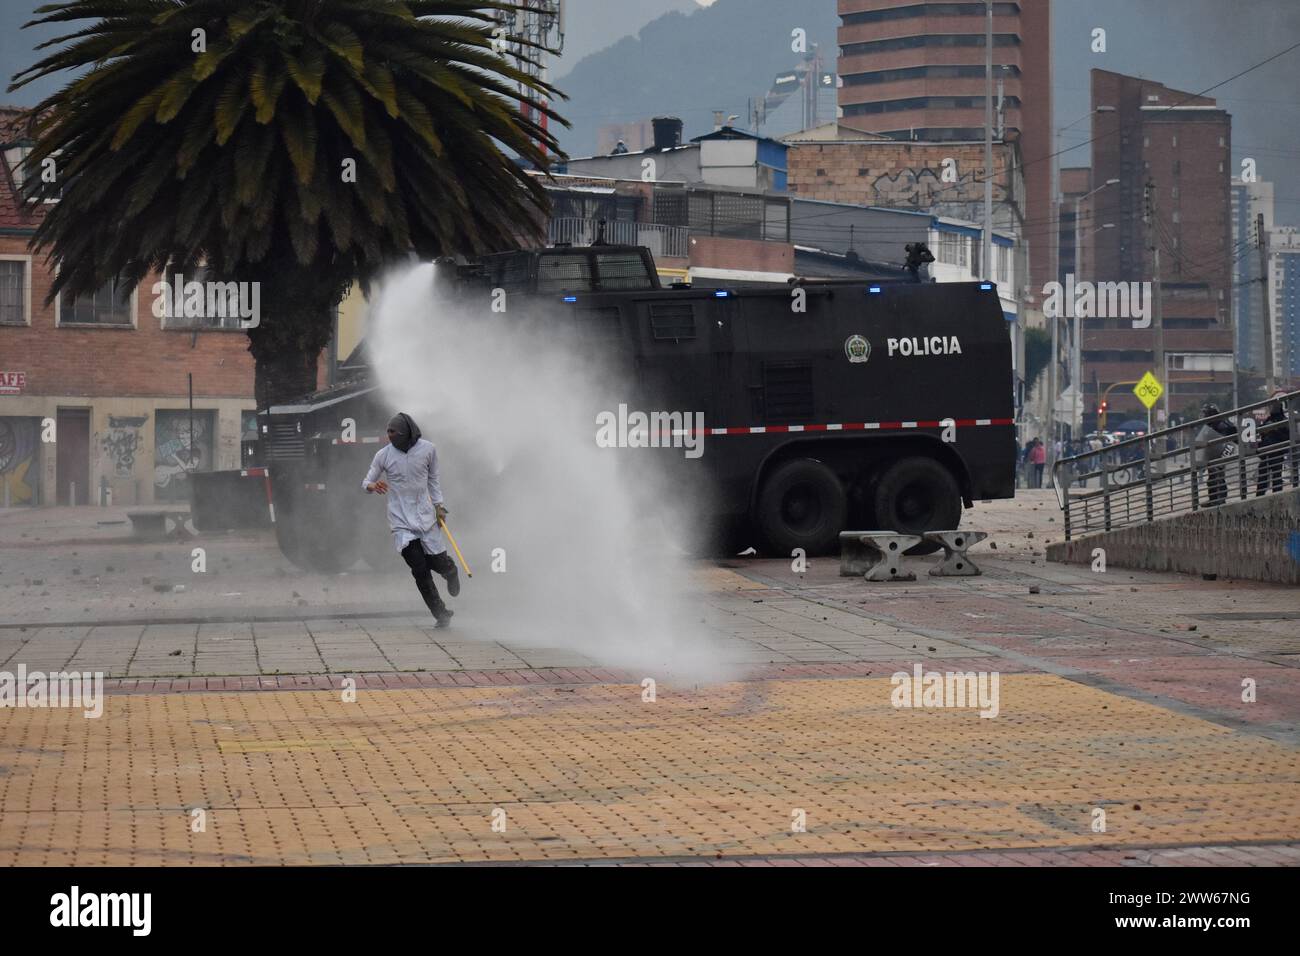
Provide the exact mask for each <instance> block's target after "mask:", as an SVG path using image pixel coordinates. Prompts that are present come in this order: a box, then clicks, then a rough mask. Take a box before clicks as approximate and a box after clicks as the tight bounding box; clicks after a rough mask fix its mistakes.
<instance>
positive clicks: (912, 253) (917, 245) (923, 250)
mask: <svg viewBox="0 0 1300 956" xmlns="http://www.w3.org/2000/svg"><path fill="white" fill-rule="evenodd" d="M903 250H904V251H905V252H906V253H907V262H906V263H905V268H906V269H907V271H908V272H910V273H911V274H912V281H913V282H928V281H929V280H930V263H932V262H934V253H932V252H931V251H930V247H929V246H927V245H926V244H925V243H924V242H909V243H908V244H907V245H905V246H904V247H903Z"/></svg>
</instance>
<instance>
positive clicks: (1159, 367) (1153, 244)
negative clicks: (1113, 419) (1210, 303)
mask: <svg viewBox="0 0 1300 956" xmlns="http://www.w3.org/2000/svg"><path fill="white" fill-rule="evenodd" d="M1155 218H1156V187H1155V183H1153V182H1152V181H1151V180H1149V179H1148V180H1147V185H1146V209H1145V210H1144V215H1143V216H1142V221H1143V223H1145V225H1146V227H1147V243H1148V246H1147V248H1149V249H1150V250H1151V292H1152V297H1153V299H1154V301H1153V302H1152V309H1151V312H1152V315H1151V324H1152V326H1153V327H1154V331H1155V338H1156V345H1155V366H1156V367H1155V375H1156V378H1157V379H1159V380H1160V384H1161V385H1163V386H1164V388H1165V390H1164V391H1163V392H1162V393H1161V395H1160V407H1161V409H1162V410H1163V411H1164V413H1165V420H1164V421H1163V422H1161V423H1160V424H1161V426H1162V427H1164V428H1168V427H1169V393H1170V392H1172V391H1173V390H1174V383H1173V382H1171V381H1169V369H1168V368H1167V367H1166V365H1167V363H1166V362H1165V317H1164V302H1163V301H1162V300H1163V299H1164V294H1163V290H1162V289H1161V286H1160V240H1159V239H1157V238H1156V229H1155V226H1154V223H1155Z"/></svg>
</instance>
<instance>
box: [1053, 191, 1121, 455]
mask: <svg viewBox="0 0 1300 956" xmlns="http://www.w3.org/2000/svg"><path fill="white" fill-rule="evenodd" d="M1118 185H1119V180H1118V179H1108V180H1106V181H1105V182H1104V183H1102V184H1101V185H1100V186H1098V187H1097V188H1096V189H1094V190H1092V191H1090V192H1086V193H1084V194H1083V195H1082V196H1080V197H1079V198H1078V199H1076V200H1075V201H1074V267H1075V269H1076V270H1078V269H1079V265H1080V263H1082V261H1083V230H1082V229H1081V228H1080V218H1079V217H1080V212H1079V207H1080V206H1081V205H1082V204H1083V201H1084V200H1085V199H1088V198H1089V197H1091V196H1094V195H1096V194H1097V193H1099V192H1101V191H1102V190H1103V189H1105V188H1106V187H1107V186H1118ZM1114 228H1115V224H1114V223H1113V222H1108V223H1105V224H1104V225H1102V226H1101V227H1100V228H1098V229H1094V230H1093V231H1092V232H1090V233H1089V234H1088V236H1089V238H1091V237H1092V236H1095V235H1096V234H1097V233H1099V232H1101V231H1102V229H1114ZM1066 304H1067V306H1068V307H1069V309H1070V311H1071V312H1073V313H1074V356H1073V358H1074V362H1073V365H1074V369H1073V371H1072V373H1071V375H1070V379H1071V381H1072V382H1073V384H1074V409H1073V411H1072V412H1071V414H1070V428H1071V429H1073V428H1074V427H1075V424H1074V423H1075V422H1076V421H1077V422H1078V423H1079V426H1078V427H1079V430H1080V431H1083V417H1082V416H1081V415H1080V412H1079V403H1080V402H1081V401H1082V400H1083V399H1082V395H1083V381H1082V380H1081V378H1080V376H1081V375H1082V374H1083V351H1082V349H1081V348H1080V345H1079V340H1080V338H1081V333H1082V328H1083V322H1082V320H1081V319H1080V318H1079V310H1078V309H1076V308H1074V303H1072V302H1070V303H1066ZM1078 437H1079V436H1077V435H1076V436H1075V438H1076V439H1077V438H1078Z"/></svg>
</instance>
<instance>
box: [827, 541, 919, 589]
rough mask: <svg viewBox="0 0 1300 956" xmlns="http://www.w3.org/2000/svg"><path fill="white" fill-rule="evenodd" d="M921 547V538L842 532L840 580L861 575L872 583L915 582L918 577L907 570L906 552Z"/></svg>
mask: <svg viewBox="0 0 1300 956" xmlns="http://www.w3.org/2000/svg"><path fill="white" fill-rule="evenodd" d="M920 543H921V536H920V535H919V534H899V533H898V532H896V531H841V532H840V577H846V578H847V577H857V576H859V575H861V576H862V577H864V578H866V579H867V580H868V581H915V580H916V575H915V574H912V573H911V572H910V571H904V570H903V567H902V560H903V552H904V551H906V550H907V549H908V548H911V547H914V546H916V545H918V544H920Z"/></svg>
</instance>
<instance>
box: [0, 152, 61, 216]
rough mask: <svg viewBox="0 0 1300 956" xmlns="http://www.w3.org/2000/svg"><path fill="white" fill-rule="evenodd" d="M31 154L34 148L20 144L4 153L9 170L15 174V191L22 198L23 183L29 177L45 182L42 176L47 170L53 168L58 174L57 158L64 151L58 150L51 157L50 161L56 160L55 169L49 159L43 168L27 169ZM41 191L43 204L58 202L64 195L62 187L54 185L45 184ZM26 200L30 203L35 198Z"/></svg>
mask: <svg viewBox="0 0 1300 956" xmlns="http://www.w3.org/2000/svg"><path fill="white" fill-rule="evenodd" d="M31 152H32V147H31V145H30V144H29V143H20V144H17V145H13V146H10V147H9V148H7V149H6V150H5V151H4V154H5V161H6V162H7V163H8V164H9V169H10V171H11V172H12V173H13V177H14V189H15V191H16V192H17V193H18V194H19V195H20V196H21V195H23V183H24V182H26V181H27V179H28V178H29V176H34V177H35V178H36V179H37V180H42V181H43V180H44V177H43V176H42V175H41V174H42V173H44V172H45V170H47V169H51V168H53V170H54V172H55V173H56V174H57V172H58V164H57V157H59V156H61V155H63V150H61V149H57V150H55V151H54V152H53V153H52V154H51V156H50V157H49V159H55V160H56V162H55V165H54V166H53V167H51V166H50V164H49V159H46V160H45V162H44V165H43V167H41V168H37V167H33V168H32V169H31V170H30V171H29V170H28V168H27V157H28V156H30V155H31ZM40 191H41V193H42V202H46V203H56V202H58V201H59V197H60V196H61V195H62V193H63V190H62V188H61V187H56V186H55V185H54V184H52V183H45V184H44V185H43V186H42V187H41V189H40ZM24 198H26V199H27V201H29V202H31V201H33V197H24Z"/></svg>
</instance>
